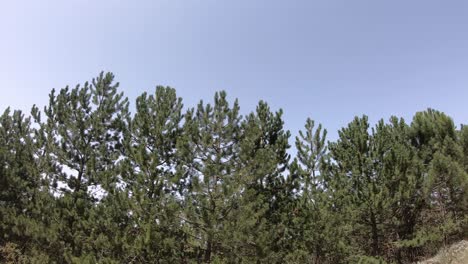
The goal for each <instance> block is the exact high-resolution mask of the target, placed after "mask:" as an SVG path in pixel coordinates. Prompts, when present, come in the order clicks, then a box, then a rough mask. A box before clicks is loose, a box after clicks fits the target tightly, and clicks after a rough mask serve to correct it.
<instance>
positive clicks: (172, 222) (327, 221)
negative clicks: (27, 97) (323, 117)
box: [0, 73, 468, 263]
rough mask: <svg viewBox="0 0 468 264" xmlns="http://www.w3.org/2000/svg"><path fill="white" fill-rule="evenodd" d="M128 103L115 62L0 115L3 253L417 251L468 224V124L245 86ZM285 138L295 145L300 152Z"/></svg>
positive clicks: (113, 258) (402, 256)
mask: <svg viewBox="0 0 468 264" xmlns="http://www.w3.org/2000/svg"><path fill="white" fill-rule="evenodd" d="M132 107H134V113H132V112H131V110H130V109H131V108H130V103H129V100H128V99H127V98H126V97H125V96H124V94H123V93H122V92H120V91H119V84H118V83H117V82H115V81H114V75H113V74H111V73H101V74H100V75H98V76H97V77H96V78H95V79H93V80H92V81H91V82H86V83H85V84H84V85H77V86H76V87H75V88H69V87H65V88H63V89H60V90H58V91H55V90H52V92H51V93H50V95H49V103H48V105H47V106H45V107H44V108H43V109H39V108H38V107H37V106H33V107H32V109H31V113H30V115H27V114H25V113H23V112H21V111H19V110H15V111H13V110H10V109H9V108H7V109H6V110H5V111H4V113H3V114H2V115H1V116H0V262H5V263H410V262H413V261H417V260H419V259H421V258H423V257H425V256H427V255H430V254H432V253H434V252H435V251H436V250H437V249H438V248H439V247H441V246H443V245H446V244H448V243H451V242H453V241H456V240H460V239H464V238H466V237H467V236H468V233H467V231H468V217H467V210H468V192H467V188H468V127H467V126H463V125H461V126H460V127H457V126H456V125H455V124H454V122H453V120H452V119H451V118H450V117H449V116H447V115H446V114H444V113H443V112H440V111H437V110H434V109H427V110H424V111H421V112H417V113H415V115H414V118H413V120H412V121H411V122H410V123H408V122H406V121H405V120H404V119H402V118H399V117H396V116H392V117H391V118H389V119H388V120H384V119H382V120H379V121H378V122H377V123H376V124H374V125H373V124H370V122H369V120H368V117H367V116H365V115H363V116H360V117H355V118H354V119H353V120H352V121H351V122H350V123H349V124H348V125H347V126H345V127H343V128H341V129H340V130H339V131H338V139H337V140H336V141H329V140H328V139H327V130H326V129H324V128H323V127H322V125H321V124H316V123H315V122H314V120H312V119H310V118H309V119H307V120H306V121H305V126H304V129H303V130H302V131H299V133H298V136H297V137H296V138H295V141H294V142H292V141H291V133H290V132H289V130H287V128H286V127H285V125H284V120H283V112H282V110H281V109H278V110H272V109H271V108H270V106H269V105H268V104H267V103H266V102H264V101H260V102H259V103H258V105H257V107H256V109H254V111H252V112H251V113H249V114H247V115H246V116H242V115H241V114H240V107H239V103H238V101H237V100H230V99H229V98H228V96H227V94H226V92H224V91H221V92H217V93H215V95H214V98H213V101H212V102H203V101H200V102H199V104H198V105H196V106H194V107H184V105H183V100H182V98H180V97H178V95H177V94H176V90H175V89H173V88H171V87H162V86H157V87H156V89H155V91H154V92H153V93H150V94H148V93H143V94H142V95H140V96H139V97H138V98H137V99H136V102H135V105H134V106H133V105H132ZM291 145H294V146H295V150H296V153H293V154H292V155H290V153H291V149H290V148H291Z"/></svg>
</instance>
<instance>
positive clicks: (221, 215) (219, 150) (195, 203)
mask: <svg viewBox="0 0 468 264" xmlns="http://www.w3.org/2000/svg"><path fill="white" fill-rule="evenodd" d="M240 118H241V117H240V116H239V105H238V103H237V100H236V101H235V102H234V104H233V106H232V107H230V106H229V103H228V101H227V98H226V93H225V92H220V93H216V94H215V97H214V104H213V106H212V105H211V104H206V105H205V104H204V103H203V102H200V103H199V105H198V107H197V109H196V111H195V112H194V111H193V110H189V111H188V112H187V114H186V118H185V124H184V129H185V134H186V138H187V141H186V142H187V144H186V148H188V149H187V151H186V152H185V153H186V154H187V155H188V157H187V158H186V164H185V165H184V166H183V167H180V168H179V169H180V170H182V171H183V174H187V175H188V182H187V190H186V192H185V195H184V197H183V199H184V201H183V205H184V210H183V211H182V212H181V216H180V218H181V220H182V221H183V223H184V225H185V233H186V235H187V242H188V244H189V245H190V248H189V249H187V250H188V251H191V252H192V256H193V257H194V258H195V259H197V261H203V262H206V263H211V262H212V261H214V260H216V259H219V258H220V257H221V256H222V253H223V252H225V245H224V243H223V238H224V237H226V236H227V234H224V233H223V230H224V228H225V226H226V224H227V222H229V220H228V219H229V218H230V216H231V214H232V212H233V211H232V210H233V208H235V206H236V200H237V197H238V196H239V186H238V184H237V182H236V179H235V172H236V170H237V168H238V164H239V161H238V144H239V136H240Z"/></svg>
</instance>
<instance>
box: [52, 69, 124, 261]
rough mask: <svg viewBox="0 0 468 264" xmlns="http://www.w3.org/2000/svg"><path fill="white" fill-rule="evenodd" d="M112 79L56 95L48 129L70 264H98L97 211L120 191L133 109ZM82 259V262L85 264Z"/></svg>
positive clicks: (62, 233)
mask: <svg viewBox="0 0 468 264" xmlns="http://www.w3.org/2000/svg"><path fill="white" fill-rule="evenodd" d="M113 79H114V76H113V75H112V74H111V73H107V74H104V73H101V74H100V75H99V76H98V77H97V78H96V79H93V81H92V82H91V84H90V83H88V82H86V83H85V84H84V86H82V87H80V86H79V85H78V86H76V88H74V89H70V88H68V87H66V88H64V89H61V90H60V92H59V93H58V94H57V95H56V94H55V90H53V91H52V93H51V94H50V96H49V97H50V100H49V105H48V107H46V108H45V110H44V112H45V114H46V117H47V120H46V122H45V123H44V124H43V127H44V130H45V132H44V133H45V134H46V136H47V152H48V153H47V154H48V155H49V156H50V157H52V159H53V160H52V161H53V163H54V168H55V170H54V171H51V172H50V173H51V174H52V175H51V177H52V180H53V187H54V193H55V195H59V196H60V199H59V203H58V208H57V210H58V214H59V217H60V221H61V226H60V231H59V235H60V236H61V240H62V241H63V243H64V249H65V258H66V259H67V261H85V260H87V261H93V257H91V256H88V255H89V254H91V255H92V253H91V252H92V251H93V250H94V249H93V242H94V239H93V237H94V235H93V233H94V230H93V226H94V224H95V222H96V221H97V220H96V219H93V213H92V209H93V206H94V205H95V204H96V203H97V202H98V201H99V199H102V197H103V196H105V195H106V191H105V190H106V189H109V188H110V186H112V185H115V184H116V182H117V174H116V172H115V169H114V168H115V165H116V161H117V159H118V158H119V156H120V154H119V151H118V149H119V148H120V146H121V137H122V129H123V127H122V126H123V125H124V123H123V118H124V117H125V115H127V108H128V103H127V99H125V98H123V94H122V93H120V94H119V93H118V92H117V88H118V83H116V84H114V83H113ZM80 258H82V259H81V260H80Z"/></svg>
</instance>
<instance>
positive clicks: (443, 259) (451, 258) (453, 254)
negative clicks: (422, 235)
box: [418, 240, 468, 264]
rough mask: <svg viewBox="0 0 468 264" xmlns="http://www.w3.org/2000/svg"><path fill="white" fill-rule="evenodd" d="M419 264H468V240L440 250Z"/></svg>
mask: <svg viewBox="0 0 468 264" xmlns="http://www.w3.org/2000/svg"><path fill="white" fill-rule="evenodd" d="M418 264H468V241H467V240H462V241H460V242H458V243H455V244H453V245H451V246H450V247H449V248H445V249H442V250H440V251H439V253H438V254H437V255H436V256H434V257H433V258H431V259H428V260H425V261H421V262H418Z"/></svg>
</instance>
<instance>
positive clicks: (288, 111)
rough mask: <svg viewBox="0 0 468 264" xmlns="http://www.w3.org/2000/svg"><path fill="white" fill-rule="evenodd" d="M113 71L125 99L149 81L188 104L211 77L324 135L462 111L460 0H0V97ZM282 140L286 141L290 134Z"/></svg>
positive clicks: (464, 74) (465, 24)
mask: <svg viewBox="0 0 468 264" xmlns="http://www.w3.org/2000/svg"><path fill="white" fill-rule="evenodd" d="M101 71H110V72H113V73H114V74H115V75H116V80H117V81H119V82H120V85H121V86H120V89H121V90H122V91H123V92H124V93H125V95H126V96H128V97H129V99H130V101H131V102H132V103H133V102H134V100H135V98H136V97H137V96H138V95H140V94H141V93H142V92H144V91H147V92H149V93H152V92H154V88H155V87H156V85H164V86H171V87H174V88H176V90H177V93H178V95H179V96H181V97H182V98H183V99H184V103H185V105H186V106H189V107H191V106H195V105H196V103H197V102H198V101H199V100H200V99H203V100H204V101H211V100H212V98H213V95H214V93H215V91H219V90H226V91H227V93H228V97H229V98H230V99H232V101H233V99H234V98H238V99H239V102H240V106H241V111H242V112H243V113H244V114H246V113H248V112H250V111H253V110H254V109H255V106H256V104H257V103H258V101H259V100H265V101H267V102H268V103H269V105H270V106H271V108H272V110H278V109H280V108H282V109H283V111H284V120H285V125H286V128H287V129H289V130H291V133H292V134H293V135H296V134H297V131H298V130H299V129H302V127H303V125H304V124H305V120H306V118H308V117H310V118H312V119H314V120H316V122H319V123H322V124H323V125H324V126H325V127H326V128H327V129H328V130H329V135H330V138H331V139H334V138H336V136H337V132H336V131H337V130H338V129H339V128H341V127H343V126H345V125H346V124H347V123H348V122H350V121H351V120H352V119H353V117H354V116H356V115H363V114H366V115H368V116H369V119H370V121H371V122H373V123H375V122H376V121H377V120H378V119H380V118H384V119H386V120H388V118H389V117H390V116H391V115H397V116H401V117H404V118H405V119H406V120H407V121H408V122H409V121H411V118H412V116H413V115H414V113H415V112H417V111H422V110H425V109H427V108H428V107H431V108H435V109H438V110H441V111H443V112H445V113H446V114H448V115H450V116H451V117H452V118H453V119H454V121H455V123H456V124H457V125H458V124H461V123H468V1H465V0H462V1H457V0H452V1H443V0H439V1H434V0H411V1H408V0H391V1H383V0H381V1H377V0H353V1H349V0H342V1H337V0H323V1H313V0H304V1H299V0H288V1H276V0H235V1H227V0H225V1H220V0H184V1H182V0H160V1H158V0H152V1H150V0H148V1H144V0H135V1H130V0H128V1H123V0H122V1H117V0H100V1H87V0H67V1H63V0H48V1H37V0H30V1H25V0H1V1H0V92H1V93H0V111H2V112H3V110H4V109H5V108H6V107H8V106H11V108H13V109H22V110H24V111H29V109H30V107H31V106H32V105H33V104H37V105H39V106H41V107H42V106H44V105H46V104H47V101H48V94H49V92H50V90H51V89H52V88H56V89H60V88H63V87H65V86H66V85H70V86H75V85H76V84H79V83H84V82H85V81H88V80H91V79H92V78H93V77H95V76H97V75H98V74H99V72H101ZM291 143H292V141H291Z"/></svg>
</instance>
